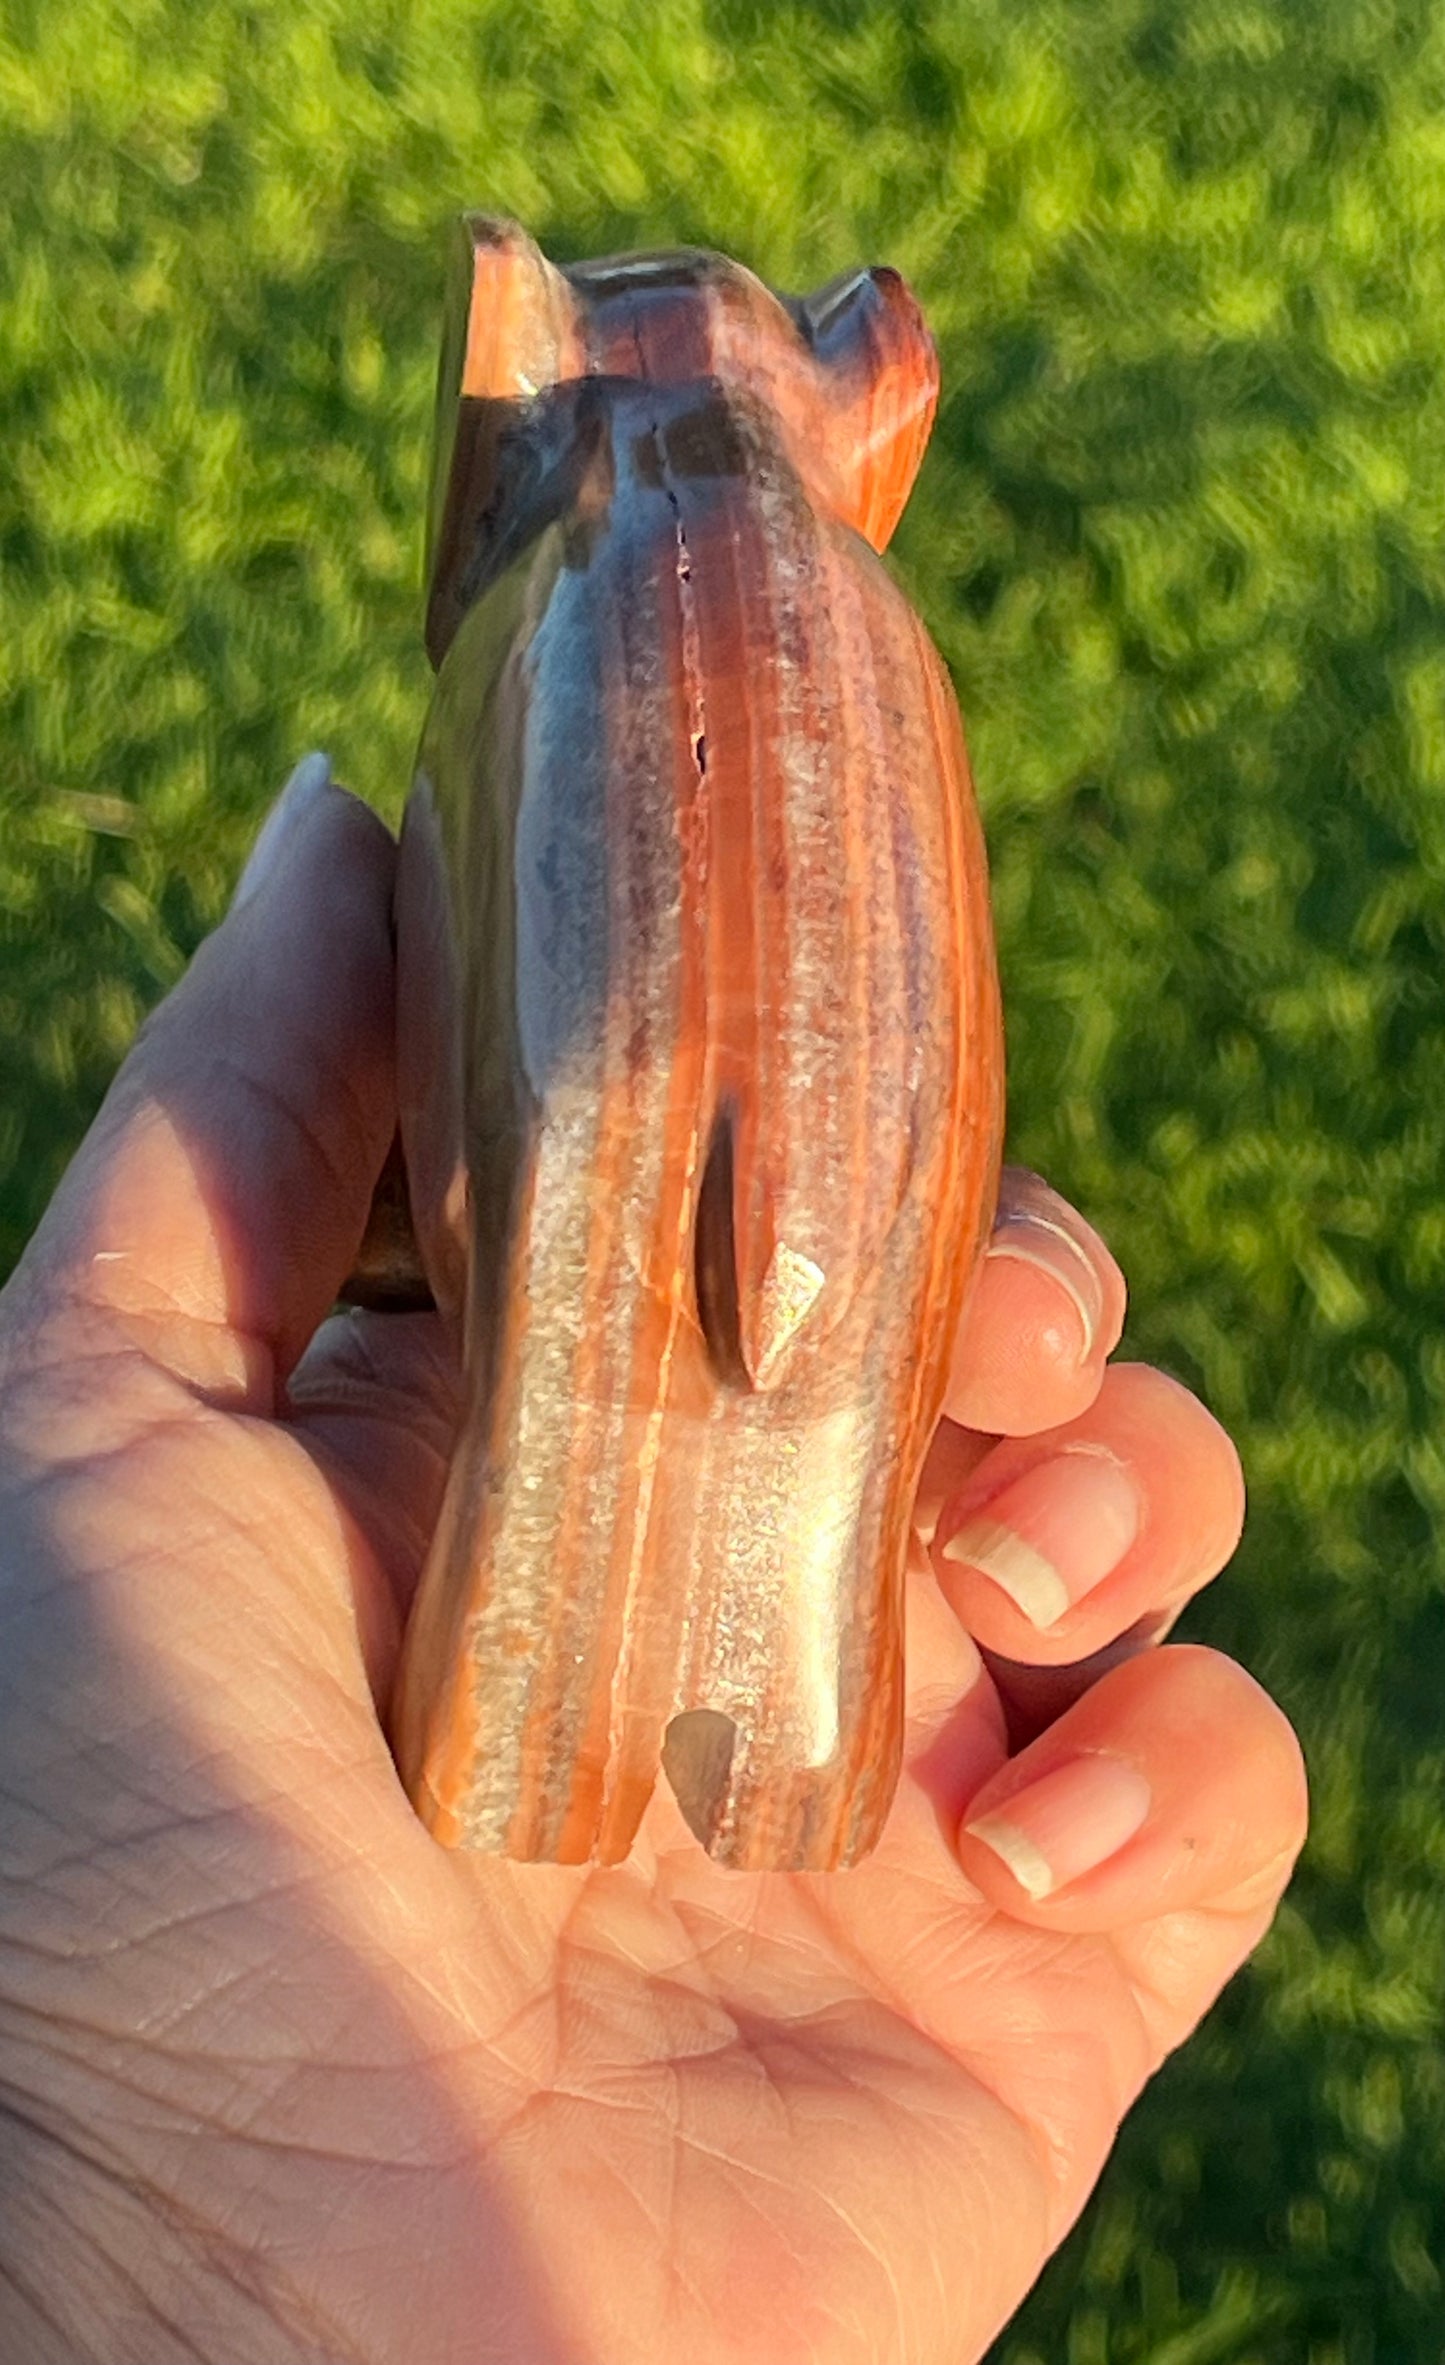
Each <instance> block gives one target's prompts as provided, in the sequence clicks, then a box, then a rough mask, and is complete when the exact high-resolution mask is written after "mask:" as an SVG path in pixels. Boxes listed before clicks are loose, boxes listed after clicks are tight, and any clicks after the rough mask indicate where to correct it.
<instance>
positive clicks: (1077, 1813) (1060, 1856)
mask: <svg viewBox="0 0 1445 2365" xmlns="http://www.w3.org/2000/svg"><path fill="white" fill-rule="evenodd" d="M1150 1799H1151V1792H1150V1789H1149V1785H1148V1783H1147V1782H1146V1781H1145V1779H1144V1776H1143V1775H1142V1774H1141V1773H1140V1771H1139V1769H1138V1767H1137V1766H1131V1765H1125V1763H1124V1761H1123V1759H1122V1758H1117V1757H1076V1758H1073V1759H1072V1760H1071V1761H1070V1762H1069V1763H1068V1764H1067V1765H1062V1766H1056V1767H1055V1768H1054V1771H1053V1772H1052V1773H1051V1774H1045V1775H1044V1776H1043V1777H1042V1779H1041V1780H1040V1781H1037V1782H1031V1783H1030V1784H1029V1786H1028V1788H1027V1789H1026V1790H1021V1791H1019V1793H1018V1795H1017V1797H1015V1798H1011V1799H1008V1800H1006V1801H1005V1803H1004V1805H1003V1806H1002V1807H1000V1808H999V1809H998V1811H997V1813H996V1814H992V1815H980V1816H979V1818H978V1820H977V1822H974V1823H965V1825H964V1830H965V1831H966V1832H967V1834H968V1836H969V1838H970V1839H976V1840H981V1841H982V1842H983V1845H984V1846H985V1847H986V1848H991V1849H992V1851H993V1853H994V1855H995V1856H997V1857H998V1859H999V1861H1000V1862H1001V1863H1002V1864H1005V1865H1007V1867H1008V1869H1009V1871H1010V1872H1011V1873H1012V1874H1013V1876H1014V1879H1015V1880H1016V1881H1017V1882H1018V1884H1019V1887H1020V1888H1021V1889H1026V1890H1027V1891H1028V1893H1029V1895H1030V1896H1031V1897H1032V1898H1033V1899H1034V1901H1035V1902H1036V1903H1037V1901H1038V1900H1039V1899H1040V1898H1041V1897H1052V1895H1053V1894H1054V1891H1055V1890H1056V1889H1062V1888H1063V1887H1064V1886H1065V1884H1066V1883H1067V1882H1069V1881H1076V1880H1079V1879H1081V1878H1082V1876H1083V1875H1084V1874H1085V1873H1086V1872H1093V1871H1094V1870H1095V1869H1096V1868H1097V1867H1098V1866H1099V1865H1100V1864H1105V1863H1107V1862H1108V1860H1109V1858H1110V1857H1111V1856H1114V1855H1117V1854H1118V1851H1119V1850H1120V1848H1122V1847H1123V1846H1124V1845H1125V1844H1126V1842H1127V1841H1129V1840H1131V1839H1132V1838H1133V1837H1134V1834H1135V1832H1136V1831H1138V1830H1139V1829H1140V1827H1141V1825H1142V1824H1143V1822H1144V1819H1145V1817H1146V1816H1147V1814H1148V1812H1149V1806H1150Z"/></svg>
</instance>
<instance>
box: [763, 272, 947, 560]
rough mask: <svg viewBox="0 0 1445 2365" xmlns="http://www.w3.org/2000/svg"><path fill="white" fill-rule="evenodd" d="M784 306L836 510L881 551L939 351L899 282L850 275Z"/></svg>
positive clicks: (923, 422) (932, 402)
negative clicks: (817, 406)
mask: <svg viewBox="0 0 1445 2365" xmlns="http://www.w3.org/2000/svg"><path fill="white" fill-rule="evenodd" d="M787 309H788V311H789V312H790V313H791V315H792V317H793V319H794V321H795V322H796V324H797V326H798V329H799V331H800V332H801V334H802V337H803V340H804V342H805V343H806V345H807V346H808V348H809V350H810V352H811V353H812V356H813V360H814V363H815V365H816V368H817V374H818V380H819V385H820V389H821V392H822V397H823V407H822V419H821V434H822V441H823V445H824V449H825V451H826V454H827V457H828V459H829V461H830V462H831V464H832V472H833V476H834V478H835V480H836V482H837V485H838V489H839V490H838V508H839V513H840V514H841V515H842V517H843V518H844V519H845V521H846V522H847V524H849V525H851V526H853V527H855V528H856V530H857V531H858V532H859V533H860V534H862V535H863V537H864V539H865V540H866V541H868V542H871V543H872V545H873V548H874V549H875V550H882V549H883V548H884V547H885V546H886V544H887V542H888V540H889V538H890V536H891V535H892V532H893V529H894V527H895V526H896V525H897V523H898V520H899V518H900V517H901V516H902V514H903V509H904V504H905V503H906V501H907V499H908V496H909V494H910V492H911V491H912V490H913V480H914V478H915V477H916V476H917V474H918V468H919V463H920V462H921V460H922V458H923V453H924V448H925V446H926V445H927V442H928V437H929V432H930V430H931V428H932V426H933V415H934V412H935V410H936V409H937V407H938V353H937V349H936V347H935V345H934V342H933V338H932V336H931V335H930V333H929V329H928V324H927V322H926V321H925V319H924V317H923V313H922V311H921V309H920V307H919V304H918V301H917V299H916V297H915V296H914V295H913V293H912V291H911V289H910V288H909V286H908V283H907V281H906V280H904V279H903V278H901V277H900V275H899V273H898V272H896V271H890V270H887V269H884V268H877V269H874V270H871V271H851V272H849V273H848V274H847V275H846V276H845V277H844V278H842V279H835V280H832V281H830V282H829V284H828V285H827V286H826V287H821V288H819V289H817V290H816V292H815V293H814V294H812V295H810V296H795V297H793V298H791V299H790V300H789V301H788V304H787Z"/></svg>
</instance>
